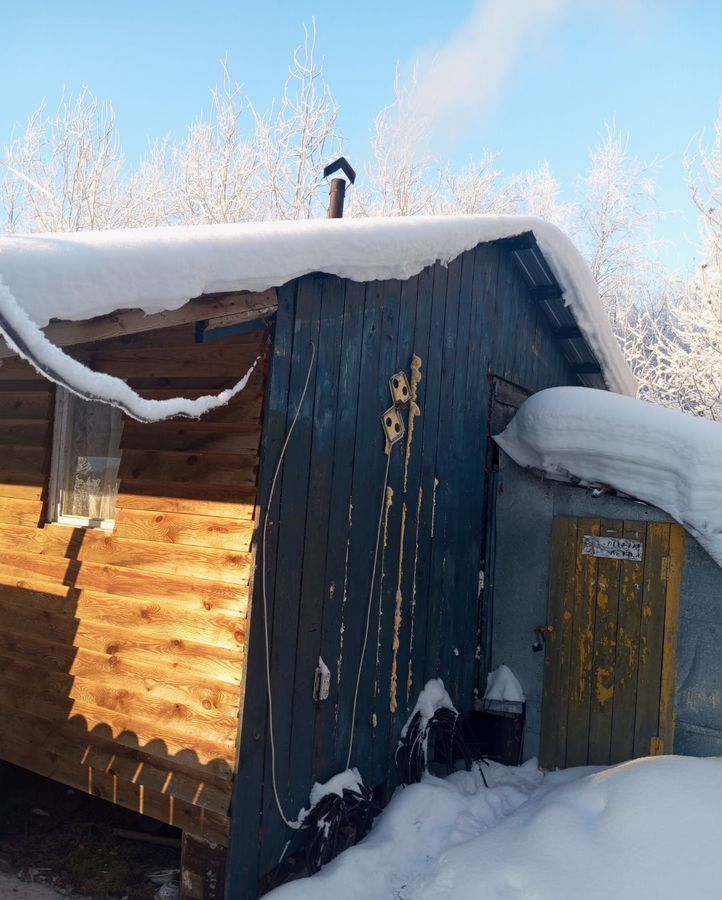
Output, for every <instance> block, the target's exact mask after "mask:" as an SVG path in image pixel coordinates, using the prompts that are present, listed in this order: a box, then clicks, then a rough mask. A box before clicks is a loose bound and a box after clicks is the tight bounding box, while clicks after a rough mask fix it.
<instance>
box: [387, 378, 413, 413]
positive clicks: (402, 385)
mask: <svg viewBox="0 0 722 900" xmlns="http://www.w3.org/2000/svg"><path fill="white" fill-rule="evenodd" d="M389 390H390V391H391V402H392V403H393V404H394V406H396V407H399V408H401V409H404V408H405V407H406V406H407V405H408V403H409V400H411V388H410V387H409V379H408V378H407V377H406V372H397V373H396V374H395V375H392V376H391V378H389Z"/></svg>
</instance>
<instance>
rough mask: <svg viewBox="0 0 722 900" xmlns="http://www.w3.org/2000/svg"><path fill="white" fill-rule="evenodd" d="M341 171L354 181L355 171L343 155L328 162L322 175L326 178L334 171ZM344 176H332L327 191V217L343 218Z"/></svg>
mask: <svg viewBox="0 0 722 900" xmlns="http://www.w3.org/2000/svg"><path fill="white" fill-rule="evenodd" d="M339 170H340V171H342V172H343V173H344V175H345V176H346V178H348V180H349V181H350V182H351V184H353V183H354V182H355V181H356V172H355V171H354V170H353V168H352V167H351V165H350V163H349V161H348V160H347V159H346V157H345V156H339V158H338V159H335V160H334V161H333V162H331V163H329V164H328V165H327V166H326V168H325V169H324V170H323V177H324V178H328V177H329V175H333V173H334V172H338V171H339ZM346 178H332V179H331V189H330V191H329V202H328V218H329V219H342V218H343V203H344V200H345V198H346Z"/></svg>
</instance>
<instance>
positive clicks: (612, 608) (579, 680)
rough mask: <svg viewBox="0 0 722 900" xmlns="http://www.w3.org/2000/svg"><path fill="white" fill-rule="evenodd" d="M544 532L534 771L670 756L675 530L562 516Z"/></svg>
mask: <svg viewBox="0 0 722 900" xmlns="http://www.w3.org/2000/svg"><path fill="white" fill-rule="evenodd" d="M552 529H553V530H552V553H551V565H550V582H549V608H548V620H547V625H548V629H547V632H546V647H545V659H544V701H543V708H542V735H541V752H540V761H541V764H542V766H544V767H545V768H550V769H551V768H564V767H568V766H583V765H607V764H610V763H617V762H622V761H624V760H627V759H632V758H634V757H638V756H648V755H654V754H657V753H671V752H672V742H673V737H674V685H675V675H676V656H677V629H678V619H679V588H680V581H681V574H682V564H683V560H684V546H685V532H684V529H683V528H681V527H680V526H679V525H673V524H670V523H669V522H662V523H656V522H655V523H647V522H627V521H621V520H612V519H581V518H579V519H577V518H566V517H562V516H559V517H556V518H555V519H554V521H553V526H552Z"/></svg>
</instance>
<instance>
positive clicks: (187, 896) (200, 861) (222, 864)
mask: <svg viewBox="0 0 722 900" xmlns="http://www.w3.org/2000/svg"><path fill="white" fill-rule="evenodd" d="M225 886H226V848H225V847H221V846H219V845H218V844H209V843H208V842H207V841H204V840H202V839H201V838H197V837H193V835H190V834H188V833H187V832H185V831H184V832H183V841H182V845H181V877H180V900H222V897H223V895H224V891H225Z"/></svg>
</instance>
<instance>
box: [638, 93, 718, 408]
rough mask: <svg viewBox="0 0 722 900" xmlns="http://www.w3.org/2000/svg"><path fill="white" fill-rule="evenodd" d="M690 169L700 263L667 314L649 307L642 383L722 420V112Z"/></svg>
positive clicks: (645, 390) (650, 392)
mask: <svg viewBox="0 0 722 900" xmlns="http://www.w3.org/2000/svg"><path fill="white" fill-rule="evenodd" d="M685 167H686V170H687V172H688V176H689V185H690V191H691V196H692V200H693V202H694V204H695V206H696V207H697V210H698V212H699V256H700V264H699V266H698V267H697V269H696V271H695V273H694V275H693V277H692V278H690V279H689V280H687V281H686V282H680V283H678V284H677V285H676V286H675V291H674V293H673V295H672V296H671V299H670V301H669V302H668V304H667V307H666V310H665V313H666V314H665V315H664V316H655V315H653V314H652V313H651V311H647V312H646V314H645V316H644V317H643V320H642V322H641V323H640V325H639V333H640V334H642V333H644V334H645V335H646V337H647V342H648V344H649V348H650V352H649V353H647V354H646V355H645V356H644V358H643V360H642V363H641V365H640V366H639V374H640V382H641V385H640V387H641V393H642V395H643V396H645V395H646V396H649V397H650V398H652V399H655V400H657V401H658V402H660V403H664V404H665V405H667V406H674V407H677V408H678V409H681V410H683V411H684V412H688V413H692V414H693V415H698V416H705V417H706V418H708V419H715V420H717V421H722V110H721V111H720V116H719V118H718V119H717V123H716V126H715V135H714V140H713V142H712V146H711V147H707V146H706V145H705V143H704V142H703V141H702V140H700V141H698V142H697V147H696V151H695V152H694V153H693V154H688V156H687V158H686V160H685Z"/></svg>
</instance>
